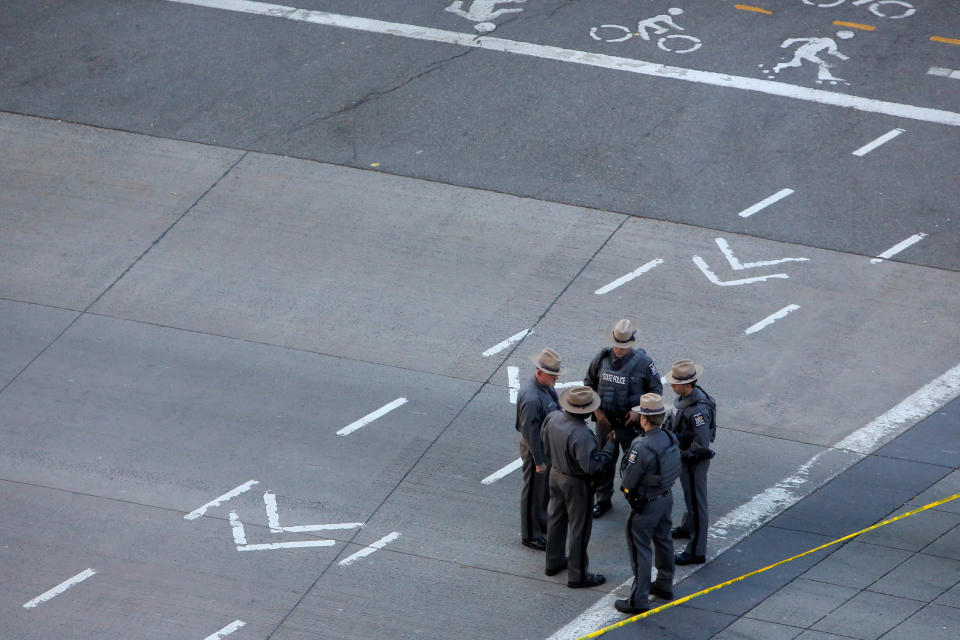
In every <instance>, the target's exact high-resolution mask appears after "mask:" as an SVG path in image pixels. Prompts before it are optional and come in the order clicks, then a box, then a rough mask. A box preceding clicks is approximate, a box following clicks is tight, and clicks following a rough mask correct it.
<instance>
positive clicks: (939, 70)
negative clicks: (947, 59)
mask: <svg viewBox="0 0 960 640" xmlns="http://www.w3.org/2000/svg"><path fill="white" fill-rule="evenodd" d="M927 75H928V76H943V77H944V78H953V79H955V80H960V71H957V70H955V69H947V68H946V67H930V69H929V70H928V71H927Z"/></svg>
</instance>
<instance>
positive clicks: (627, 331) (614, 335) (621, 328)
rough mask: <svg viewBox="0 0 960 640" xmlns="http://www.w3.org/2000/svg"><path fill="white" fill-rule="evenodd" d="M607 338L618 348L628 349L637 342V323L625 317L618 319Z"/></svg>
mask: <svg viewBox="0 0 960 640" xmlns="http://www.w3.org/2000/svg"><path fill="white" fill-rule="evenodd" d="M607 339H608V340H609V342H610V344H611V345H613V346H614V347H617V348H618V349H626V348H628V347H632V346H634V345H636V344H637V325H635V324H633V323H632V322H631V321H630V320H628V319H626V318H624V319H622V320H617V321H616V322H614V323H613V325H612V326H611V327H610V329H609V330H608V336H607Z"/></svg>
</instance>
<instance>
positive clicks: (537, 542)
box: [520, 537, 547, 551]
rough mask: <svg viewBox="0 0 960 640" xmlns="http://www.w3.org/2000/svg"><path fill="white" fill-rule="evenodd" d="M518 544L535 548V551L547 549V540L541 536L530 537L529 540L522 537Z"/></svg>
mask: <svg viewBox="0 0 960 640" xmlns="http://www.w3.org/2000/svg"><path fill="white" fill-rule="evenodd" d="M520 544H522V545H523V546H525V547H530V548H531V549H536V550H537V551H546V550H547V541H546V540H544V539H543V538H542V537H540V538H532V539H530V540H527V539H523V540H521V541H520Z"/></svg>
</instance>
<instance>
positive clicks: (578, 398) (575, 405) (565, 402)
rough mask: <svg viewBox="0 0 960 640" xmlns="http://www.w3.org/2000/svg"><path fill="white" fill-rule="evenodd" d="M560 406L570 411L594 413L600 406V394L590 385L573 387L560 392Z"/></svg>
mask: <svg viewBox="0 0 960 640" xmlns="http://www.w3.org/2000/svg"><path fill="white" fill-rule="evenodd" d="M560 406H561V407H563V408H564V409H565V410H566V411H569V412H570V413H584V414H586V413H593V412H594V411H596V410H597V409H599V408H600V396H598V395H597V392H596V391H594V390H593V389H591V388H590V387H572V388H570V389H564V390H563V391H561V392H560Z"/></svg>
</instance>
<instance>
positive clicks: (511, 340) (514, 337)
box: [480, 329, 533, 358]
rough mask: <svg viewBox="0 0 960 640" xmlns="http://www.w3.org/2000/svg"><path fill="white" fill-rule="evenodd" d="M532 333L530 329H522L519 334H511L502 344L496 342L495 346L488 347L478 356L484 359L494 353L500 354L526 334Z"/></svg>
mask: <svg viewBox="0 0 960 640" xmlns="http://www.w3.org/2000/svg"><path fill="white" fill-rule="evenodd" d="M532 332H533V331H532V330H531V329H524V330H523V331H521V332H519V333H515V334H513V335H512V336H510V337H509V338H507V339H506V340H504V341H503V342H498V343H497V344H495V345H493V346H492V347H490V348H489V349H487V350H486V351H484V352H483V353H482V354H480V355H482V356H483V357H484V358H489V357H490V356H492V355H493V354H495V353H500V352H501V351H503V350H504V349H506V348H507V347H509V346H510V345H512V344H513V343H514V342H520V341H521V340H523V339H524V338H525V337H526V336H527V334H529V333H532Z"/></svg>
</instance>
